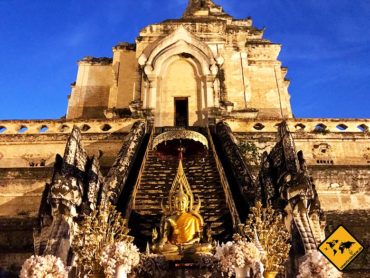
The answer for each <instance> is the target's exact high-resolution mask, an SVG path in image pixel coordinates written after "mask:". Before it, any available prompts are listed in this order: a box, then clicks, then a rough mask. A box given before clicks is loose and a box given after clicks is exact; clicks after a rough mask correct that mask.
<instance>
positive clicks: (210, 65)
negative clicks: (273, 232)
mask: <svg viewBox="0 0 370 278" xmlns="http://www.w3.org/2000/svg"><path fill="white" fill-rule="evenodd" d="M263 35H264V31H263V30H260V29H257V28H256V27H254V26H253V23H252V19H250V18H248V19H234V18H233V17H232V16H231V15H229V14H227V13H226V12H225V11H224V10H223V9H222V7H220V6H218V5H216V4H215V3H214V2H213V1H212V0H198V1H196V0H190V1H189V4H188V7H187V9H186V11H185V12H184V14H183V16H182V17H181V18H180V19H170V20H165V21H163V22H162V23H159V24H153V25H149V26H147V27H145V28H143V29H142V30H141V32H140V34H139V35H138V37H137V38H136V41H135V43H119V44H118V45H116V46H114V47H113V55H112V58H106V57H104V58H96V57H85V58H83V59H82V60H80V61H79V63H78V73H77V79H76V82H75V83H74V84H73V86H72V91H71V94H70V97H69V103H68V109H67V114H66V118H65V119H60V120H37V121H29V120H22V121H6V120H5V121H0V227H1V228H0V268H1V271H2V272H1V273H5V272H7V273H8V274H9V275H10V273H16V272H17V271H18V270H19V267H20V266H21V265H22V263H23V261H24V260H25V259H27V258H28V257H29V256H30V255H31V254H33V253H37V254H45V253H53V254H56V255H58V256H60V257H62V258H63V260H64V262H66V263H67V264H68V263H70V262H71V257H72V255H71V250H70V244H71V242H72V241H73V227H72V226H73V225H72V224H71V223H73V221H74V220H73V219H74V217H76V215H79V214H81V213H84V212H86V211H88V209H89V208H94V207H96V206H97V205H98V204H99V202H101V200H103V199H104V198H106V196H107V195H109V196H110V200H111V201H112V202H113V203H115V204H116V205H117V206H118V208H119V209H120V210H121V211H122V213H123V214H124V215H125V217H127V218H128V219H129V227H130V228H131V234H132V235H133V236H135V242H136V244H137V245H138V246H139V247H140V248H142V250H143V249H144V248H145V245H146V243H147V242H149V241H150V240H151V237H152V230H153V228H155V227H158V225H159V222H160V219H161V200H162V198H164V197H167V196H168V194H169V190H170V187H171V183H172V181H173V179H174V178H175V175H176V171H177V167H178V161H177V159H171V158H169V157H171V156H172V157H176V155H177V154H178V152H177V151H178V147H179V146H180V144H181V146H183V147H184V148H185V151H184V158H183V167H184V171H185V173H186V176H187V179H188V181H189V184H190V186H191V188H192V191H193V192H194V194H195V195H197V196H199V198H200V199H201V200H202V202H203V206H202V207H201V209H200V214H201V215H202V216H203V218H204V221H205V223H206V224H207V226H208V227H209V229H210V231H211V232H212V237H213V238H214V239H215V240H218V241H227V240H229V239H230V238H231V236H232V234H233V233H234V232H236V231H237V230H238V225H239V224H240V223H243V222H245V219H246V217H247V215H248V213H249V208H250V207H251V206H253V205H254V204H255V203H256V201H258V200H261V201H262V203H264V204H266V203H271V204H272V205H273V206H274V207H275V208H276V209H278V210H281V211H285V212H286V213H287V214H288V215H289V213H291V217H290V218H289V221H290V222H289V225H290V227H291V234H292V255H291V263H290V275H294V271H295V262H296V259H297V258H299V257H300V256H303V255H304V254H305V253H306V252H308V251H310V250H313V249H315V248H317V246H318V244H319V243H320V242H321V241H322V240H323V239H324V238H325V234H326V235H328V234H329V233H330V232H331V231H333V230H334V229H335V228H336V227H337V226H338V225H340V224H342V225H344V226H345V227H346V228H347V229H348V230H349V231H350V232H351V233H352V234H353V235H354V236H355V237H356V238H357V239H358V240H359V241H360V242H361V243H362V244H363V245H364V247H365V252H363V253H362V254H361V255H360V256H359V257H358V258H357V259H356V260H355V261H354V262H353V263H352V264H351V265H350V266H349V268H348V269H347V270H346V274H345V275H347V277H360V276H361V275H362V273H366V272H368V271H370V253H369V250H368V248H369V247H370V217H369V212H370V133H369V127H370V119H322V118H318V119H313V118H309V119H298V118H294V117H293V115H292V109H291V105H290V96H289V93H288V87H289V80H287V79H286V78H285V76H286V74H287V68H285V67H283V66H282V63H281V62H280V61H279V60H278V55H279V52H280V48H281V45H280V44H276V43H273V42H271V41H269V40H268V39H266V38H264V37H263ZM107 193H109V194H107ZM61 206H63V208H61ZM0 276H1V274H0ZM292 277H293V276H292ZM361 277H364V276H361Z"/></svg>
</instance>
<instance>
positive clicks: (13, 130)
mask: <svg viewBox="0 0 370 278" xmlns="http://www.w3.org/2000/svg"><path fill="white" fill-rule="evenodd" d="M137 120H138V119H132V118H127V119H115V120H106V119H99V120H97V119H96V120H88V119H86V120H84V119H81V120H73V121H66V120H29V121H27V120H6V121H0V136H1V135H17V134H33V135H34V134H69V133H70V132H71V131H72V128H73V126H74V125H76V126H78V127H79V128H80V129H81V132H82V133H103V134H104V133H127V132H129V131H130V128H131V126H132V125H133V123H134V122H135V121H137Z"/></svg>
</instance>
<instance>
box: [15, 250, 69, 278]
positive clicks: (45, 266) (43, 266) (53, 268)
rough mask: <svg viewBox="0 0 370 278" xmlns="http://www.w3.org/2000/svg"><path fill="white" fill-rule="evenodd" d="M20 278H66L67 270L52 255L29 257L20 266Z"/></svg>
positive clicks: (58, 259) (59, 260)
mask: <svg viewBox="0 0 370 278" xmlns="http://www.w3.org/2000/svg"><path fill="white" fill-rule="evenodd" d="M20 277H21V278H31V277H32V278H34V277H37V278H67V277H68V270H67V268H66V267H65V266H64V264H63V262H62V260H61V259H60V258H57V257H55V256H53V255H47V256H31V257H30V258H29V259H27V260H26V261H25V262H24V263H23V266H22V269H21V273H20Z"/></svg>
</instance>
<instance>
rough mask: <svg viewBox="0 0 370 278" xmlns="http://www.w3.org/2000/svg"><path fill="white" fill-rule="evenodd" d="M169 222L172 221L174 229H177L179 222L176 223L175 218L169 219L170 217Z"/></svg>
mask: <svg viewBox="0 0 370 278" xmlns="http://www.w3.org/2000/svg"><path fill="white" fill-rule="evenodd" d="M168 222H170V224H171V226H172V227H173V228H174V229H176V228H177V224H176V222H175V220H173V219H171V218H169V219H168Z"/></svg>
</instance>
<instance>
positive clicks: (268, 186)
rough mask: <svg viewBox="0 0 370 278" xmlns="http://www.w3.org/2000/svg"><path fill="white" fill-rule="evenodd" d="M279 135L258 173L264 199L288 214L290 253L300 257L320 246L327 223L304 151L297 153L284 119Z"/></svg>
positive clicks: (265, 154) (264, 155) (286, 222)
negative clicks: (290, 236)
mask: <svg viewBox="0 0 370 278" xmlns="http://www.w3.org/2000/svg"><path fill="white" fill-rule="evenodd" d="M278 136H279V139H278V142H277V144H276V145H275V147H274V148H273V149H272V150H271V152H270V153H269V154H267V153H264V154H263V157H262V167H261V171H260V174H259V182H260V186H261V189H262V201H263V203H264V204H265V205H266V204H267V203H270V204H272V206H273V207H274V208H275V209H278V210H280V211H281V212H283V213H284V214H285V224H286V227H287V229H288V230H289V231H290V233H291V235H292V240H293V242H292V252H291V254H293V256H294V257H300V256H302V255H304V254H306V253H308V252H310V251H312V250H316V249H317V245H318V243H320V241H321V240H323V238H324V236H325V235H324V226H325V222H324V218H323V212H322V210H321V208H320V202H319V200H318V195H317V191H316V189H315V185H314V184H313V182H312V178H311V177H310V176H309V174H308V172H307V167H306V164H305V160H304V158H303V153H302V152H298V153H296V149H295V145H294V141H293V138H292V136H291V134H290V133H289V131H288V129H287V125H286V123H285V122H283V123H281V124H280V126H279V132H278Z"/></svg>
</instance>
